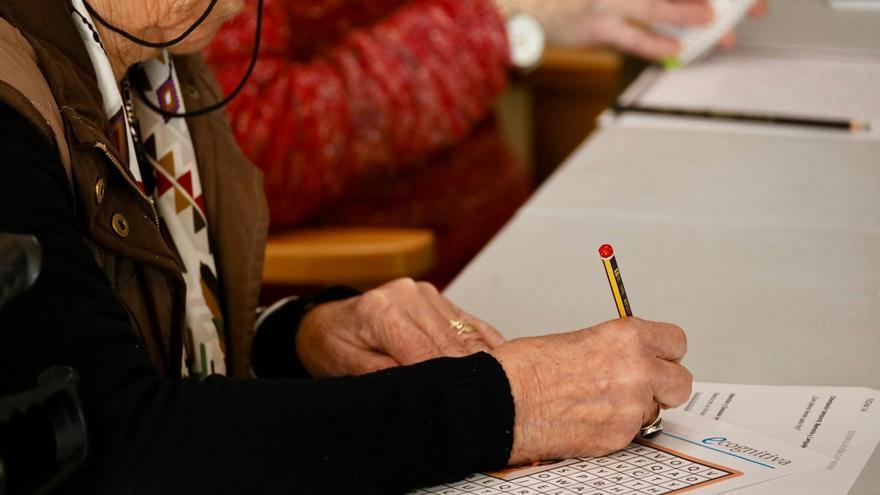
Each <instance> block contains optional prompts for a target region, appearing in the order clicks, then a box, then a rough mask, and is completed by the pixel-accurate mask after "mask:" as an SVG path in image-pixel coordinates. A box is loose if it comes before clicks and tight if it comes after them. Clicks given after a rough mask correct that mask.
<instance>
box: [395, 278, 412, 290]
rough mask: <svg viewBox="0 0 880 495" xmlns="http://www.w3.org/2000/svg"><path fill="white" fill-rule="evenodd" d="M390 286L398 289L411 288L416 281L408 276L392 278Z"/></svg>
mask: <svg viewBox="0 0 880 495" xmlns="http://www.w3.org/2000/svg"><path fill="white" fill-rule="evenodd" d="M389 285H390V286H391V287H393V288H395V289H399V290H412V289H415V288H416V281H415V280H413V279H411V278H409V277H403V278H399V279H397V280H394V281H393V282H391V283H390V284H389Z"/></svg>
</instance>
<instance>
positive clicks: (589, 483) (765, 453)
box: [410, 420, 827, 495]
mask: <svg viewBox="0 0 880 495" xmlns="http://www.w3.org/2000/svg"><path fill="white" fill-rule="evenodd" d="M688 423H690V424H688V425H687V426H683V425H679V424H667V425H666V431H665V432H664V433H663V434H661V435H660V436H658V437H656V438H654V439H652V440H640V441H638V442H634V443H631V444H630V445H629V446H628V447H627V448H625V449H623V450H621V451H619V452H616V453H613V454H610V455H607V456H604V457H595V458H576V459H567V460H564V461H558V462H552V463H545V464H540V465H533V466H524V467H515V468H511V469H507V470H504V471H498V472H492V473H479V474H473V475H471V476H468V477H467V478H465V479H463V480H460V481H457V482H454V483H448V484H444V485H438V486H435V487H430V488H422V489H420V490H415V491H413V492H410V494H412V495H427V494H434V495H571V494H581V495H677V494H680V493H685V492H687V493H689V494H694V495H697V494H700V495H702V494H718V493H726V492H729V491H731V490H735V489H738V488H743V487H746V486H751V485H755V484H759V483H763V482H766V481H769V480H772V479H777V478H781V477H784V476H791V475H793V474H795V473H799V472H805V471H811V470H815V469H821V468H822V466H823V463H826V462H827V458H825V457H823V456H821V455H818V454H814V453H811V452H809V451H806V450H803V449H800V448H797V447H796V446H793V445H790V444H787V443H784V442H780V441H778V440H774V439H771V438H769V437H764V436H763V435H759V434H755V433H752V432H748V431H746V430H741V429H739V428H736V427H733V426H731V425H725V424H721V423H719V422H716V423H715V424H714V425H711V424H708V423H707V422H705V421H703V420H695V421H688ZM695 427H696V428H695Z"/></svg>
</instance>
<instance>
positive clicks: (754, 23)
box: [738, 0, 880, 55]
mask: <svg viewBox="0 0 880 495" xmlns="http://www.w3.org/2000/svg"><path fill="white" fill-rule="evenodd" d="M768 3H769V6H770V12H769V14H768V15H767V17H766V18H763V19H756V20H749V21H746V22H745V23H743V24H742V26H741V27H740V29H739V30H738V32H739V43H740V44H741V45H744V46H759V47H768V48H782V49H788V50H795V51H806V50H809V51H815V52H845V53H849V54H854V55H855V54H861V55H865V54H874V55H876V54H880V10H840V9H832V8H830V7H829V4H828V0H768Z"/></svg>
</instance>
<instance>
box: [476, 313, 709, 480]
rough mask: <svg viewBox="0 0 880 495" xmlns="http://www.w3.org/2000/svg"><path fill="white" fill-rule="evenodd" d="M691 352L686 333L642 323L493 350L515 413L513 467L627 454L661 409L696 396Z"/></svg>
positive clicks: (630, 321)
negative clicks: (685, 360)
mask: <svg viewBox="0 0 880 495" xmlns="http://www.w3.org/2000/svg"><path fill="white" fill-rule="evenodd" d="M686 351H687V340H686V337H685V334H684V331H682V330H681V329H680V328H679V327H677V326H675V325H670V324H667V323H655V322H650V321H645V320H641V319H638V318H628V319H626V320H614V321H611V322H608V323H603V324H601V325H597V326H595V327H592V328H588V329H586V330H581V331H578V332H573V333H567V334H559V335H549V336H546V337H535V338H526V339H518V340H513V341H510V342H508V343H506V344H504V345H501V346H499V347H498V348H496V349H494V350H493V351H491V353H492V355H493V356H495V358H496V359H497V360H498V361H499V362H500V363H501V365H502V367H503V368H504V371H505V373H506V374H507V377H508V380H509V382H510V387H511V392H512V394H513V399H514V405H515V408H516V419H515V425H514V442H513V451H512V453H511V457H510V462H511V464H521V463H525V462H529V461H533V460H540V459H561V458H568V457H582V456H600V455H604V454H607V453H609V452H613V451H617V450H620V449H622V448H624V447H625V446H626V445H627V444H628V443H629V442H630V441H632V440H633V438H635V437H636V435H637V434H638V432H639V428H641V427H642V426H644V425H647V424H649V423H650V422H652V421H653V420H654V418H656V416H657V414H658V412H659V407H662V408H670V407H677V406H679V405H681V404H683V403H684V402H685V401H687V400H688V398H689V397H690V394H691V385H692V381H693V377H692V376H691V374H690V372H689V371H688V370H687V369H686V368H685V367H684V366H682V365H681V364H679V362H680V360H681V359H682V357H684V355H685V352H686Z"/></svg>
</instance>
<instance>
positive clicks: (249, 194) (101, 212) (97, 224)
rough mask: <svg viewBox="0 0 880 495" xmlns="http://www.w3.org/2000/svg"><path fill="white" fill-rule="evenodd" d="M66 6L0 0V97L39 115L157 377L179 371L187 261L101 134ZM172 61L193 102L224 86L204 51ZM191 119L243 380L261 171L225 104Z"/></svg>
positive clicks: (209, 98) (99, 112)
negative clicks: (203, 57)
mask: <svg viewBox="0 0 880 495" xmlns="http://www.w3.org/2000/svg"><path fill="white" fill-rule="evenodd" d="M70 9H71V7H70V4H69V2H68V1H67V0H40V1H34V0H0V17H2V19H0V100H2V101H3V102H5V103H7V104H8V105H11V106H12V107H13V108H14V109H16V110H17V111H18V112H19V113H20V114H21V115H23V116H24V117H26V118H27V119H29V120H30V121H31V122H33V123H34V125H36V126H37V127H38V128H39V129H41V130H42V131H43V133H44V134H45V136H46V139H47V140H49V141H50V142H52V143H53V145H54V146H55V147H56V149H57V150H58V154H59V159H60V161H61V163H62V164H63V165H64V167H65V168H66V169H67V172H68V175H69V177H70V179H71V185H72V188H73V191H74V195H75V197H76V204H75V208H76V212H77V218H78V219H79V221H80V227H81V230H82V232H83V235H84V237H85V240H86V243H87V244H88V245H89V247H90V248H91V250H92V252H93V253H94V255H95V261H96V262H97V263H98V265H99V266H100V267H101V268H102V269H103V270H104V272H105V273H106V274H107V278H108V279H109V281H110V284H111V285H112V286H113V289H114V291H115V293H116V295H117V296H118V297H119V300H120V301H121V302H122V304H123V306H124V307H125V308H126V310H127V311H128V314H129V316H130V319H131V323H132V328H133V330H134V331H135V332H137V333H138V335H139V337H140V339H141V341H142V342H143V345H144V347H145V348H146V350H147V352H148V353H149V355H150V358H151V359H152V361H153V362H154V363H155V365H156V367H157V368H158V369H159V371H160V373H161V374H163V375H166V376H177V375H179V374H180V367H181V353H182V349H183V340H182V339H183V334H184V305H185V293H184V292H185V291H184V287H185V286H184V282H183V278H182V277H181V267H182V266H183V264H182V262H181V261H180V259H179V257H178V255H177V253H176V251H175V249H174V246H173V244H172V243H171V242H170V235H169V234H168V232H167V230H166V229H165V227H164V225H163V224H162V222H161V221H160V220H159V218H158V215H157V213H156V210H155V207H154V206H153V203H152V201H151V200H150V198H148V197H146V196H144V195H143V194H142V193H140V191H139V190H138V189H137V188H136V187H135V186H134V184H133V182H132V180H131V178H130V175H129V173H128V171H127V168H126V167H123V166H122V164H121V162H120V159H119V158H118V157H119V153H117V150H116V148H115V146H114V145H113V144H112V142H111V140H110V139H109V138H108V137H107V135H106V132H105V129H106V117H105V116H104V111H103V109H102V102H101V95H100V94H99V92H98V87H97V83H96V80H95V75H94V71H93V69H92V66H91V62H90V61H89V58H88V54H87V53H86V49H85V46H84V45H83V42H82V40H81V38H80V35H79V34H78V33H77V32H76V29H75V26H74V25H73V22H72V21H71V10H70ZM176 64H177V70H178V76H179V78H180V82H181V87H182V90H183V93H184V101H185V103H186V107H187V108H190V109H196V108H202V107H204V106H206V105H209V104H210V103H212V102H215V101H217V100H218V98H219V97H220V96H221V92H220V89H219V87H218V86H217V84H216V82H215V81H214V80H213V78H212V77H211V75H210V73H209V72H208V70H207V69H206V67H205V66H204V65H203V63H202V61H201V59H200V58H199V57H197V56H189V57H178V58H177V59H176ZM187 124H188V125H189V129H190V133H191V134H192V139H193V145H194V146H195V151H196V156H197V158H198V163H199V172H200V174H201V180H202V188H203V191H204V194H205V199H206V206H207V213H208V224H209V227H210V238H211V244H212V249H213V251H214V256H215V259H216V261H217V265H218V266H217V267H218V272H219V277H220V284H221V289H222V297H223V307H224V317H225V322H224V323H225V327H226V338H227V342H226V344H227V346H226V347H227V360H228V369H229V370H230V373H231V374H232V375H234V376H239V377H244V376H247V374H248V369H249V366H250V351H251V339H252V337H253V325H254V319H255V315H256V306H257V297H258V294H259V289H260V275H261V271H262V264H263V250H264V245H265V241H266V230H267V226H268V210H267V208H266V204H265V198H264V195H263V187H262V176H261V174H260V172H259V170H257V169H256V168H255V167H254V166H253V165H252V164H251V163H250V162H249V161H248V160H247V158H245V156H244V155H243V154H242V153H241V151H240V150H239V148H238V146H237V145H236V143H235V139H234V137H233V135H232V132H231V130H230V128H229V124H228V122H227V120H226V116H225V114H224V113H223V112H215V113H214V114H211V115H208V116H205V117H198V118H194V119H189V120H188V121H187ZM70 289H71V290H76V288H75V287H71V288H70Z"/></svg>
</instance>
